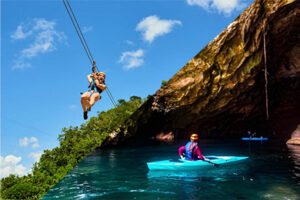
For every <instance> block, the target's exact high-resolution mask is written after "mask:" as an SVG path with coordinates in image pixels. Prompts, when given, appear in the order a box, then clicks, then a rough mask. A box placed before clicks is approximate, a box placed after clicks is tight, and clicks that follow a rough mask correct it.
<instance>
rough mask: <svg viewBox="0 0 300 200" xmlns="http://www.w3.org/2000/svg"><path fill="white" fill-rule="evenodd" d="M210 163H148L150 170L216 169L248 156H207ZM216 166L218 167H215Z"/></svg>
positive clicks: (180, 161) (174, 161)
mask: <svg viewBox="0 0 300 200" xmlns="http://www.w3.org/2000/svg"><path fill="white" fill-rule="evenodd" d="M205 157H206V158H208V159H209V160H210V161H209V162H207V161H203V160H196V161H190V160H182V159H178V160H162V161H157V162H148V163H147V166H148V168H149V170H181V171H183V170H199V169H207V168H214V167H215V166H227V165H230V164H236V163H237V162H240V161H242V160H245V159H247V158H248V157H247V156H205ZM214 164H216V165H214Z"/></svg>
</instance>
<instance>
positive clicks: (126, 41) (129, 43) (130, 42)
mask: <svg viewBox="0 0 300 200" xmlns="http://www.w3.org/2000/svg"><path fill="white" fill-rule="evenodd" d="M125 43H126V44H128V45H132V46H133V45H134V42H132V41H130V40H125Z"/></svg>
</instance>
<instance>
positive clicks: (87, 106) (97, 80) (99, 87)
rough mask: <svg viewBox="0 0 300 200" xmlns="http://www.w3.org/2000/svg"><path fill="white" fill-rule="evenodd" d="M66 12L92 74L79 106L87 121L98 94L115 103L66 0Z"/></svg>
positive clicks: (98, 96) (64, 0)
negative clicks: (105, 94) (90, 65)
mask: <svg viewBox="0 0 300 200" xmlns="http://www.w3.org/2000/svg"><path fill="white" fill-rule="evenodd" d="M62 2H63V4H64V6H65V8H66V11H67V13H68V15H69V17H70V19H71V21H72V24H73V26H74V28H75V30H76V33H77V35H78V37H79V39H80V42H81V44H82V46H83V48H84V50H85V52H86V55H87V57H88V59H89V61H90V63H91V64H92V66H93V67H92V74H89V75H88V81H89V83H90V86H89V90H88V91H86V92H84V93H81V105H82V109H83V118H84V119H85V120H86V119H88V111H91V108H92V107H93V105H94V104H95V103H96V102H97V101H99V100H100V99H101V96H100V94H101V93H102V92H103V91H104V90H106V91H107V94H108V97H109V98H110V100H111V102H112V104H113V105H114V106H115V107H116V105H117V104H116V102H115V100H114V98H113V96H112V94H111V92H110V91H109V89H108V87H107V85H106V84H105V78H106V75H105V73H104V72H98V69H97V66H96V61H95V60H94V58H93V55H92V53H91V51H90V48H89V46H88V45H87V42H86V40H85V38H84V35H83V33H82V31H81V28H80V26H79V23H78V21H77V19H76V16H75V14H74V12H73V10H72V7H71V5H70V3H69V1H68V0H62Z"/></svg>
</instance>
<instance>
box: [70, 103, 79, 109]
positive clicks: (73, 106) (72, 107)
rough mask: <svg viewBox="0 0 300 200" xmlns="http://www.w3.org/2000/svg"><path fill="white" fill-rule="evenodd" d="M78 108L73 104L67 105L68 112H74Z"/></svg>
mask: <svg viewBox="0 0 300 200" xmlns="http://www.w3.org/2000/svg"><path fill="white" fill-rule="evenodd" d="M77 107H78V106H77V105H75V104H72V105H69V109H70V110H75V109H76V108H77Z"/></svg>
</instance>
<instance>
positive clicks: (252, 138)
mask: <svg viewBox="0 0 300 200" xmlns="http://www.w3.org/2000/svg"><path fill="white" fill-rule="evenodd" d="M241 140H244V141H267V140H269V138H267V137H243V138H242V139H241Z"/></svg>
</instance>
